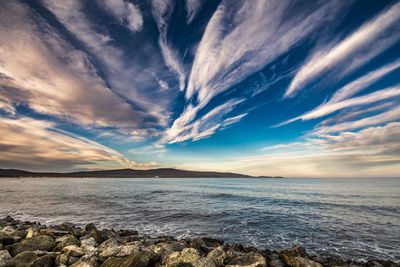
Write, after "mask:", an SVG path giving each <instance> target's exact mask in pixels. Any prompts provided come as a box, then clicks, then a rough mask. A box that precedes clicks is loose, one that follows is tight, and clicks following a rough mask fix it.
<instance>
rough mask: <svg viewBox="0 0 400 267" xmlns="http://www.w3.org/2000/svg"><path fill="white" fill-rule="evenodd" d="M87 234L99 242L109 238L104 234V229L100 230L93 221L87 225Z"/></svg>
mask: <svg viewBox="0 0 400 267" xmlns="http://www.w3.org/2000/svg"><path fill="white" fill-rule="evenodd" d="M85 231H86V234H87V235H89V236H92V237H93V238H94V240H96V242H97V243H98V244H101V243H102V242H103V241H105V240H106V239H107V238H106V237H105V236H104V235H103V233H102V231H100V230H98V229H97V228H96V226H95V225H94V224H93V223H90V224H88V225H86V226H85Z"/></svg>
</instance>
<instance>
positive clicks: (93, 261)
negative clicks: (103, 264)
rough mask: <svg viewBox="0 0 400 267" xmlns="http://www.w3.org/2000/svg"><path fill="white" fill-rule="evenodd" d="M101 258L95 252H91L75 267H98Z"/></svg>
mask: <svg viewBox="0 0 400 267" xmlns="http://www.w3.org/2000/svg"><path fill="white" fill-rule="evenodd" d="M98 260H99V258H98V257H97V255H96V252H95V251H90V252H88V253H86V254H85V255H83V256H82V257H81V258H80V259H79V260H78V261H77V262H76V263H74V264H73V266H81V267H83V266H92V267H93V266H98V265H99V264H98Z"/></svg>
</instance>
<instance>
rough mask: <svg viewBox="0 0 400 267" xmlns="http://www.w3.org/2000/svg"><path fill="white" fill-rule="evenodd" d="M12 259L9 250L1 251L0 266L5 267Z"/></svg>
mask: <svg viewBox="0 0 400 267" xmlns="http://www.w3.org/2000/svg"><path fill="white" fill-rule="evenodd" d="M10 260H11V255H10V253H9V252H8V250H1V251H0V267H4V266H6V265H7V263H8V262H9V261H10Z"/></svg>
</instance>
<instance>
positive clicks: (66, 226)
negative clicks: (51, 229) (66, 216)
mask: <svg viewBox="0 0 400 267" xmlns="http://www.w3.org/2000/svg"><path fill="white" fill-rule="evenodd" d="M60 228H61V229H63V230H64V231H67V232H68V233H70V234H71V235H73V236H75V237H77V238H79V237H81V236H83V235H84V233H83V231H82V230H81V229H80V228H79V227H76V226H75V225H74V224H72V223H68V222H66V223H62V224H61V225H60Z"/></svg>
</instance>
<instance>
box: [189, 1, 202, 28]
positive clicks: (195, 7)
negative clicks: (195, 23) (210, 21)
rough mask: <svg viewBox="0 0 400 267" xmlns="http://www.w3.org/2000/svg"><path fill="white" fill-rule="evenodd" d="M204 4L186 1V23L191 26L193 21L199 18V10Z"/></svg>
mask: <svg viewBox="0 0 400 267" xmlns="http://www.w3.org/2000/svg"><path fill="white" fill-rule="evenodd" d="M202 3H203V0H186V2H185V4H186V21H187V24H190V23H191V22H192V20H193V19H194V18H195V17H196V16H197V13H198V12H199V9H200V7H201V5H202Z"/></svg>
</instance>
